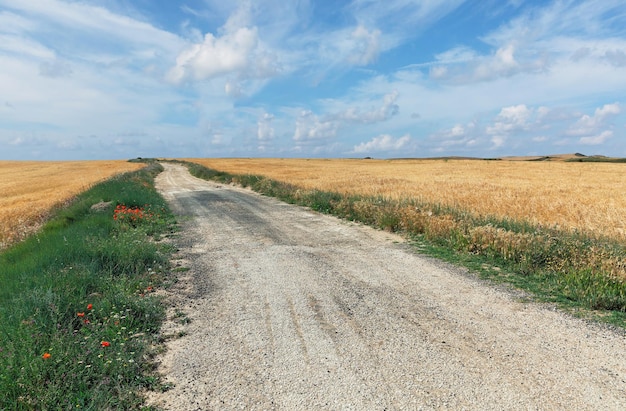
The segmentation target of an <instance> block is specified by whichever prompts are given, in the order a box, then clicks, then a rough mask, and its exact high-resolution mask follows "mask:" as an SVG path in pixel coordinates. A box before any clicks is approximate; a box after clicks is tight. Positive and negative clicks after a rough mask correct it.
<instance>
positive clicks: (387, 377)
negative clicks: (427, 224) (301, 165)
mask: <svg viewBox="0 0 626 411" xmlns="http://www.w3.org/2000/svg"><path fill="white" fill-rule="evenodd" d="M164 167H165V171H164V172H163V173H161V175H160V176H159V177H158V179H157V187H158V188H159V190H160V191H161V192H162V193H163V194H164V196H165V198H166V199H167V200H168V202H169V203H170V204H171V206H172V208H173V210H174V212H175V213H177V214H178V215H179V216H180V217H179V219H180V220H181V221H182V232H181V234H180V237H179V238H177V239H175V240H174V241H175V243H176V246H177V247H178V248H179V249H180V251H179V253H178V255H177V258H178V264H181V265H182V266H184V267H189V268H190V270H189V271H186V272H180V273H179V282H178V283H177V284H176V285H175V286H174V287H173V288H171V289H170V290H169V291H167V299H168V301H169V302H170V303H171V308H170V310H169V317H170V321H168V323H167V324H166V325H165V328H164V333H166V334H170V335H178V334H183V336H182V337H180V338H172V339H170V340H168V342H167V344H166V345H167V351H166V352H165V353H164V354H162V355H161V356H160V357H159V362H160V366H159V371H160V372H162V373H163V375H164V379H165V381H167V382H169V383H172V384H174V386H173V388H172V389H170V390H169V391H166V392H164V393H150V394H149V400H148V401H149V404H152V405H157V406H160V407H163V408H164V409H168V410H224V409H229V410H230V409H253V410H255V409H258V410H269V409H276V410H317V409H320V410H321V409H337V410H338V409H341V410H385V409H387V410H420V409H425V410H431V409H454V410H461V409H466V410H522V409H523V410H553V409H554V410H559V409H560V410H625V409H626V335H625V334H624V332H622V331H615V330H612V329H610V328H608V327H603V326H599V325H594V324H589V323H587V322H585V321H583V320H579V319H575V318H572V317H570V316H568V315H565V314H562V313H560V312H559V311H557V310H554V309H553V308H551V307H550V306H546V305H539V304H535V303H529V302H525V301H524V298H523V295H522V294H520V293H515V292H511V291H506V290H503V289H502V287H495V286H489V285H487V284H485V283H484V282H482V281H480V280H478V279H476V278H474V277H473V276H472V275H470V274H468V273H466V272H465V271H464V270H461V269H458V268H454V267H450V266H448V265H447V264H444V263H441V262H438V261H435V260H433V259H430V258H426V257H424V256H421V255H419V254H417V253H416V252H415V251H414V250H413V249H412V248H411V247H410V246H409V245H407V244H405V243H403V241H402V239H401V238H400V237H397V236H395V235H393V234H390V233H386V232H381V231H377V230H373V229H370V228H367V227H362V226H360V225H356V224H352V223H347V222H343V221H340V220H338V219H335V218H332V217H329V216H325V215H320V214H318V213H315V212H312V211H310V210H307V209H304V208H301V207H296V206H292V205H287V204H283V203H281V202H279V201H277V200H275V199H272V198H267V197H263V196H260V195H257V194H255V193H252V192H250V191H247V190H243V189H239V188H235V187H231V186H223V185H219V184H216V183H212V182H206V181H203V180H199V179H196V178H194V177H192V176H191V175H189V174H188V172H187V170H186V168H184V167H182V166H178V165H172V164H164Z"/></svg>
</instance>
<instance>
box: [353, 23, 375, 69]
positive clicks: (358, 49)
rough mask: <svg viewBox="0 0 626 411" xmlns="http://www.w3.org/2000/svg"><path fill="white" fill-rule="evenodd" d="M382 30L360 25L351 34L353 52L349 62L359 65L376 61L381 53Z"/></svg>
mask: <svg viewBox="0 0 626 411" xmlns="http://www.w3.org/2000/svg"><path fill="white" fill-rule="evenodd" d="M379 38H380V30H371V31H370V30H367V29H366V28H365V27H363V26H358V27H357V28H356V29H355V30H354V31H353V32H352V33H351V36H350V40H351V43H352V44H351V49H352V50H351V52H350V55H349V56H348V62H349V63H351V64H354V65H357V66H366V65H368V64H370V63H372V62H374V61H375V60H376V59H377V58H378V54H379V53H380V44H379Z"/></svg>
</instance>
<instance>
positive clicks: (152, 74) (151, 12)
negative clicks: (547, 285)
mask: <svg viewBox="0 0 626 411" xmlns="http://www.w3.org/2000/svg"><path fill="white" fill-rule="evenodd" d="M625 99H626V2H624V1H623V0H577V1H575V0H554V1H549V0H545V1H538V0H535V1H531V0H468V1H463V0H385V1H379V0H289V1H285V0H255V1H251V0H231V1H224V0H184V1H176V0H89V1H87V0H19V1H16V0H0V160H90V159H129V158H136V157H177V158H181V157H303V158H319V157H323V158H345V157H350V158H352V157H357V158H361V157H374V158H398V157H439V156H474V157H499V156H512V155H549V154H559V153H574V152H579V153H583V154H587V155H592V154H600V155H607V156H617V157H626V101H624V100H625Z"/></svg>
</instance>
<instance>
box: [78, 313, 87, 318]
mask: <svg viewBox="0 0 626 411" xmlns="http://www.w3.org/2000/svg"><path fill="white" fill-rule="evenodd" d="M76 316H77V317H84V316H85V313H76Z"/></svg>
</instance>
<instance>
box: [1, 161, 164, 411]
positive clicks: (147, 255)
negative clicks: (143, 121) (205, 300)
mask: <svg viewBox="0 0 626 411" xmlns="http://www.w3.org/2000/svg"><path fill="white" fill-rule="evenodd" d="M159 171H160V166H159V165H157V164H151V165H150V166H148V167H146V168H145V169H143V170H140V171H138V172H134V173H128V174H123V175H119V176H116V177H114V178H112V179H110V180H108V181H106V182H103V183H101V184H99V185H97V186H95V187H93V188H92V189H90V190H88V191H87V192H85V193H83V194H81V195H79V196H78V197H77V198H76V199H75V200H74V201H73V202H72V203H71V205H70V206H68V207H67V208H64V209H60V210H57V211H56V212H55V215H54V217H53V218H52V219H51V220H50V221H49V222H48V223H47V224H46V225H45V226H44V227H43V229H42V230H41V231H40V232H39V233H37V234H36V235H35V236H32V237H31V238H29V239H27V240H26V241H24V242H22V243H19V244H17V245H15V246H13V247H11V248H9V249H7V250H5V251H3V252H2V253H1V254H0V284H2V287H0V410H43V409H50V410H54V409H75V408H76V409H77V408H81V409H93V410H101V409H137V408H139V407H140V406H141V404H142V402H143V399H142V396H141V390H143V389H145V388H158V387H157V386H158V378H157V377H156V376H155V375H154V372H153V369H152V367H153V366H152V365H151V361H150V357H151V355H152V353H151V349H150V347H151V345H152V344H153V343H154V342H155V339H156V338H157V336H156V335H157V334H156V333H157V331H158V330H159V328H160V324H161V322H162V320H163V318H164V308H163V306H162V304H161V301H160V299H159V298H157V297H156V296H155V294H154V291H155V290H156V289H157V288H158V287H163V286H166V285H167V281H168V277H167V269H168V265H169V255H170V252H171V250H169V248H168V247H167V246H166V245H164V243H161V242H159V239H160V238H161V237H162V236H163V235H166V234H167V233H169V232H171V230H172V228H173V223H174V221H173V217H172V215H171V213H170V212H169V210H168V209H167V206H166V204H165V202H164V200H163V199H162V198H161V197H160V196H159V195H158V193H157V192H156V190H155V189H154V186H153V180H152V179H153V177H154V175H156V173H158V172H159ZM101 202H107V203H108V204H104V205H103V207H102V209H100V210H94V209H92V208H91V206H92V205H94V204H96V203H101ZM118 205H125V206H127V207H134V208H142V209H144V210H146V214H144V218H142V219H139V220H137V221H129V220H126V221H120V220H114V218H113V216H114V210H115V208H116V206H118ZM147 210H150V211H151V213H150V214H151V215H150V217H148V216H147ZM103 342H104V343H103ZM44 356H45V357H47V358H44Z"/></svg>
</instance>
